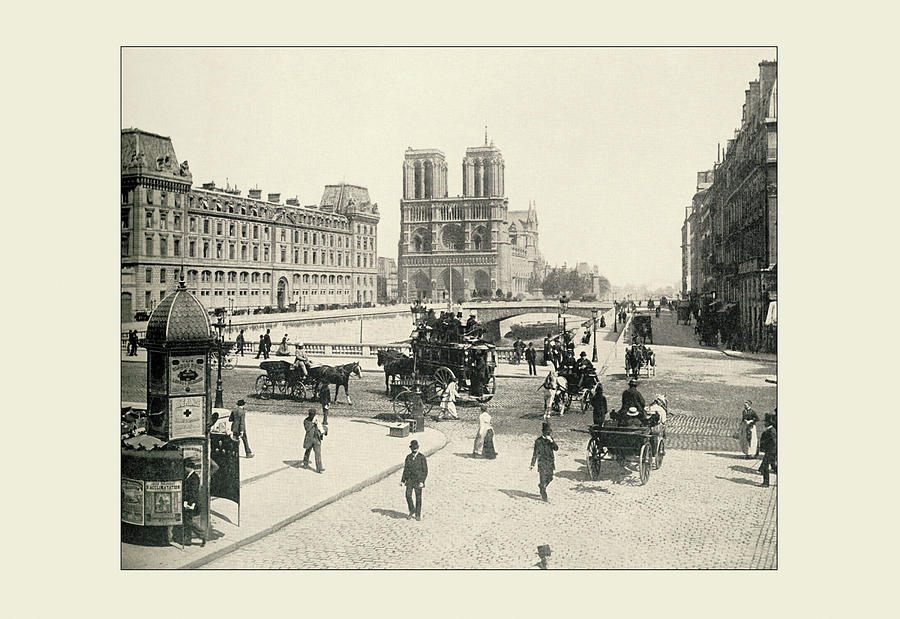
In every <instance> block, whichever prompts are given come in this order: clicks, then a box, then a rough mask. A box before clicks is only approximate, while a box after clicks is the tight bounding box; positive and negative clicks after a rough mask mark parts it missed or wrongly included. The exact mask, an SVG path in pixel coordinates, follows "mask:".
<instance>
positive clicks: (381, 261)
mask: <svg viewBox="0 0 900 619" xmlns="http://www.w3.org/2000/svg"><path fill="white" fill-rule="evenodd" d="M377 282H378V294H377V299H378V302H379V303H390V302H393V301H396V300H397V261H396V260H394V259H393V258H385V257H383V256H380V257H379V258H378V280H377Z"/></svg>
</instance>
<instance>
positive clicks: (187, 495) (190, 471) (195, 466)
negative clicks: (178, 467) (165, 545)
mask: <svg viewBox="0 0 900 619" xmlns="http://www.w3.org/2000/svg"><path fill="white" fill-rule="evenodd" d="M184 473H185V477H184V486H183V488H182V492H181V499H182V506H183V508H184V509H183V516H182V517H183V519H184V520H183V524H182V528H181V531H182V543H183V544H184V545H185V546H190V545H191V542H192V541H193V539H194V533H196V534H197V536H198V537H199V538H200V546H201V548H202V547H203V546H205V545H206V532H205V531H204V530H203V529H201V528H200V527H199V525H197V523H196V522H195V521H194V518H196V517H197V516H198V515H199V514H200V462H199V461H198V460H197V459H196V458H194V457H189V458H185V460H184Z"/></svg>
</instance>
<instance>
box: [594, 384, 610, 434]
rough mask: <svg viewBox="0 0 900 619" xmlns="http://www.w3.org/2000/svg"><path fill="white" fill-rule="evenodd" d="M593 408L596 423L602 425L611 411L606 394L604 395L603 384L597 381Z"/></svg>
mask: <svg viewBox="0 0 900 619" xmlns="http://www.w3.org/2000/svg"><path fill="white" fill-rule="evenodd" d="M591 408H593V409H594V425H595V426H602V425H603V421H604V420H605V419H606V414H607V413H608V412H609V411H608V409H607V404H606V396H605V395H603V385H601V384H600V383H597V386H596V387H595V388H594V394H593V395H592V396H591Z"/></svg>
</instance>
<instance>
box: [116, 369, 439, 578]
mask: <svg viewBox="0 0 900 619" xmlns="http://www.w3.org/2000/svg"><path fill="white" fill-rule="evenodd" d="M131 359H135V357H131ZM247 428H248V430H249V432H248V437H249V439H250V447H251V448H252V449H253V453H254V454H255V457H254V458H252V459H246V458H244V457H243V456H242V457H241V460H240V464H241V509H240V526H237V522H238V506H237V505H236V504H235V503H234V502H232V501H229V500H227V499H222V498H214V499H213V500H212V505H211V516H210V523H211V526H210V539H209V541H208V542H207V543H206V546H205V547H203V548H200V546H198V545H196V544H198V543H199V542H195V545H193V546H187V547H185V548H183V549H182V548H181V547H180V546H176V545H172V546H140V545H136V544H125V543H123V544H122V545H121V547H122V568H123V569H178V568H195V567H200V566H202V565H204V564H206V563H208V562H210V561H212V560H213V559H215V558H217V557H220V556H222V555H225V554H227V553H229V552H232V551H234V550H235V549H237V548H239V547H240V546H244V545H246V544H249V543H251V542H254V541H256V540H258V539H260V538H262V537H264V536H266V535H268V534H270V533H272V532H273V531H276V530H278V529H280V528H282V527H284V526H286V525H288V524H290V523H291V522H293V521H295V520H297V519H299V518H303V517H304V516H306V515H308V514H310V513H312V512H314V511H316V510H317V509H319V508H321V507H324V506H325V505H328V504H329V503H333V502H334V501H337V500H338V499H341V498H343V497H345V496H347V495H348V494H351V493H353V492H356V491H358V490H361V489H362V488H365V487H366V486H369V485H371V484H373V483H376V482H378V481H380V480H382V479H384V478H385V477H387V476H389V475H391V474H392V473H394V472H396V471H399V470H401V469H402V468H403V462H404V459H405V458H406V454H408V453H409V441H410V440H411V439H413V438H415V439H416V440H418V441H419V444H420V449H421V451H422V453H424V454H425V455H428V456H430V455H431V454H433V453H435V452H436V451H438V450H440V449H442V448H443V447H444V446H445V445H446V444H447V438H446V436H444V434H443V433H442V432H439V431H438V430H435V429H433V428H428V427H426V429H425V431H424V432H418V433H414V434H410V436H409V437H407V438H395V437H390V436H388V428H387V427H385V426H383V425H379V424H375V423H372V422H371V420H370V419H363V418H360V419H352V418H347V417H337V416H335V417H333V418H331V419H329V424H328V429H329V433H328V436H327V437H326V438H325V440H324V441H323V443H322V460H323V465H324V467H325V472H324V473H322V474H319V473H316V472H315V458H314V456H313V454H310V459H311V464H312V468H309V469H305V468H302V467H300V461H301V460H302V459H303V449H302V446H303V436H304V431H303V416H301V415H276V414H268V413H260V412H252V411H248V412H247ZM243 451H244V450H243V447H241V453H243ZM397 506H398V507H397V509H398V511H403V512H405V511H406V502H405V500H404V498H403V489H402V488H400V487H399V486H398V487H397Z"/></svg>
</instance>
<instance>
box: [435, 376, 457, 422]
mask: <svg viewBox="0 0 900 619" xmlns="http://www.w3.org/2000/svg"><path fill="white" fill-rule="evenodd" d="M458 393H459V392H458V391H457V387H456V378H455V377H454V378H451V379H450V382H449V383H447V388H446V389H444V396H443V397H442V398H441V414H440V416H439V417H438V419H459V415H457V414H456V396H457V394H458Z"/></svg>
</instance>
